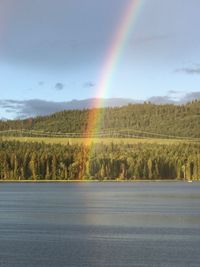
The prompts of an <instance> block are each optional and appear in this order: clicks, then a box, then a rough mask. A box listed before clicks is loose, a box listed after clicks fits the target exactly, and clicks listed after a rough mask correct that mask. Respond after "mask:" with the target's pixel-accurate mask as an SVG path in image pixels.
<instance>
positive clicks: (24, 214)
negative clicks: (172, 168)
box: [0, 182, 200, 267]
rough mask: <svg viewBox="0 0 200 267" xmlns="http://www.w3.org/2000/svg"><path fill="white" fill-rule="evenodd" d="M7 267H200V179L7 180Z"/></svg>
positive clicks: (0, 260) (2, 217) (3, 247)
mask: <svg viewBox="0 0 200 267" xmlns="http://www.w3.org/2000/svg"><path fill="white" fill-rule="evenodd" d="M0 266H1V267H4V266H16V267H18V266H19V267H29V266H31V267H32V266H38V267H40V266H44V267H45V266H48V267H51V266H81V267H82V266H89V267H90V266H91V267H95V266H113V267H114V266H116V267H117V266H122V267H125V266H152V267H154V266H163V267H166V266H170V267H171V266H172V267H173V266H174V267H179V266H180V267H186V266H189V267H197V266H198V267H199V266H200V183H174V182H156V183H155V182H152V183H58V184H56V183H44V184H39V183H38V184H26V183H25V184H0Z"/></svg>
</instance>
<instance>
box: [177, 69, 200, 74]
mask: <svg viewBox="0 0 200 267" xmlns="http://www.w3.org/2000/svg"><path fill="white" fill-rule="evenodd" d="M175 72H180V73H181V72H182V73H185V74H188V75H195V74H196V75H200V67H193V68H180V69H176V70H175Z"/></svg>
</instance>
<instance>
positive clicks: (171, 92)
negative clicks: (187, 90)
mask: <svg viewBox="0 0 200 267" xmlns="http://www.w3.org/2000/svg"><path fill="white" fill-rule="evenodd" d="M182 93H183V92H180V91H176V90H169V91H168V92H167V94H168V95H177V94H182Z"/></svg>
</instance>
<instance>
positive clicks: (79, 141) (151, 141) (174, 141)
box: [1, 136, 195, 145]
mask: <svg viewBox="0 0 200 267" xmlns="http://www.w3.org/2000/svg"><path fill="white" fill-rule="evenodd" d="M1 139H2V140H3V141H13V140H16V141H19V142H39V143H41V142H44V143H46V144H62V145H66V144H88V145H90V144H91V143H103V144H110V143H112V142H113V143H116V144H138V143H141V144H166V145H170V144H178V143H191V142H192V143H194V142H195V141H190V140H178V139H155V138H57V137H11V136H7V137H2V138H1Z"/></svg>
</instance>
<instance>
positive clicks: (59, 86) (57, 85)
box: [55, 82, 65, 91]
mask: <svg viewBox="0 0 200 267" xmlns="http://www.w3.org/2000/svg"><path fill="white" fill-rule="evenodd" d="M64 87H65V85H64V84H63V83H61V82H59V83H56V84H55V89H56V90H57V91H61V90H63V89H64Z"/></svg>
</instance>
